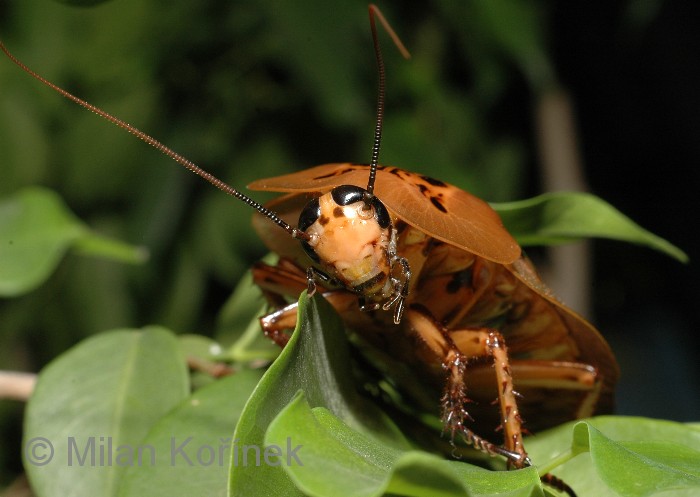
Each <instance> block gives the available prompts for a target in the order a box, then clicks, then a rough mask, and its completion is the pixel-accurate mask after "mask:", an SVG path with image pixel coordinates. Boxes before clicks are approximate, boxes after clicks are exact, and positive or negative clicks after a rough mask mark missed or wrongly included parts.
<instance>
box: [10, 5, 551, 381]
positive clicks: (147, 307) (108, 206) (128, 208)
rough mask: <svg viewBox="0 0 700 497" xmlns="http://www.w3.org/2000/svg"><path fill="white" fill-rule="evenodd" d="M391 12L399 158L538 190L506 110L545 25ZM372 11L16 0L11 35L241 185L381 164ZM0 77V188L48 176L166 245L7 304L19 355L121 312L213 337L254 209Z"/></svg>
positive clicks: (449, 10)
mask: <svg viewBox="0 0 700 497" xmlns="http://www.w3.org/2000/svg"><path fill="white" fill-rule="evenodd" d="M382 8H383V9H384V13H385V15H386V16H387V17H388V18H389V19H390V20H391V22H392V23H393V24H394V26H395V29H396V30H397V31H398V32H399V33H400V35H401V36H402V37H403V39H404V41H405V43H406V44H407V45H408V46H409V47H410V49H411V51H412V55H413V59H412V60H411V61H409V62H405V61H404V60H403V59H401V57H400V56H399V55H398V54H397V53H395V51H394V50H393V47H392V46H390V43H387V42H386V41H387V40H385V42H384V45H385V47H384V51H385V54H386V57H385V58H386V59H387V66H388V67H387V75H388V91H387V94H388V103H387V114H386V124H385V132H384V136H385V139H384V146H383V149H382V154H381V159H382V162H383V163H386V164H400V165H401V166H402V167H404V168H407V169H410V170H415V171H420V172H426V173H430V174H431V175H433V176H436V177H439V178H441V179H445V180H447V181H450V182H452V183H455V184H458V185H466V186H467V187H468V188H469V189H470V190H471V191H473V192H474V193H475V194H477V195H480V196H482V197H484V198H487V199H489V200H507V199H513V198H515V197H518V196H522V194H523V192H522V190H521V186H522V184H523V182H524V180H523V170H524V169H525V168H526V166H527V165H528V163H529V161H530V158H529V153H528V151H527V149H526V147H527V144H526V143H524V142H523V141H522V140H521V139H520V138H518V137H517V136H516V134H515V133H514V132H512V131H504V129H505V130H508V129H509V128H510V129H512V128H513V126H514V125H517V124H518V123H513V122H510V123H509V122H507V121H508V120H509V119H512V118H511V116H509V115H507V114H504V113H503V109H502V106H503V105H505V100H506V99H507V98H509V97H510V96H511V95H512V92H513V85H522V81H519V78H520V76H519V74H520V72H519V70H518V67H517V66H516V65H527V64H529V63H530V62H529V61H530V58H531V59H532V61H533V62H532V63H535V64H536V63H538V61H540V60H542V59H543V55H542V47H541V46H540V43H539V40H530V39H528V41H527V47H530V48H527V47H525V48H523V47H521V48H522V50H520V52H522V53H518V50H517V48H518V46H519V45H518V44H517V43H514V40H512V39H510V38H512V36H514V34H513V33H511V32H510V30H508V29H502V30H500V31H499V30H498V29H495V28H494V26H491V24H494V23H495V24H498V23H497V22H496V20H497V19H498V18H502V19H503V21H504V22H509V23H511V24H512V23H513V22H515V20H516V19H518V17H514V16H519V15H520V10H521V9H523V7H519V8H518V10H516V11H514V12H513V13H512V14H511V16H510V17H511V18H510V19H508V18H507V17H504V16H503V13H498V12H493V11H492V8H491V3H490V2H474V3H473V5H471V6H469V5H467V4H465V5H464V6H463V7H456V6H454V5H451V4H450V2H445V3H444V5H440V4H436V5H435V6H434V8H432V9H425V8H417V7H416V6H401V7H400V8H399V5H393V4H387V5H382ZM366 9H367V4H366V3H365V2H360V1H345V2H336V3H334V5H333V7H332V8H331V7H329V6H328V5H326V4H325V3H323V2H305V3H303V4H298V3H294V4H291V3H283V2H265V1H263V2H235V3H230V2H221V1H202V2H196V3H175V4H172V3H171V2H167V3H166V2H158V1H136V0H124V1H120V2H106V3H104V4H103V5H100V6H98V7H95V8H80V9H75V8H69V7H66V6H64V5H61V4H59V3H54V2H33V1H32V2H9V3H7V4H6V5H5V7H4V15H3V16H2V19H3V23H2V24H1V25H0V28H1V32H2V36H3V40H4V41H5V43H6V45H7V46H8V48H9V49H10V50H12V51H13V52H14V53H15V54H16V55H17V56H18V57H20V58H21V59H22V60H23V61H24V62H25V63H27V65H29V66H30V67H31V68H33V69H34V70H36V71H38V72H39V73H41V74H42V75H43V76H45V77H47V78H48V79H49V80H51V81H53V82H55V83H56V84H58V85H59V86H62V87H64V88H66V89H67V90H69V91H71V92H73V93H75V94H78V95H79V96H81V97H82V98H85V99H87V100H88V101H90V102H91V103H94V104H96V105H99V106H100V107H103V108H104V109H105V110H107V111H109V112H111V113H113V114H115V115H117V116H119V117H121V118H123V119H125V120H127V121H129V122H131V123H132V124H134V125H136V126H138V127H140V128H141V129H143V130H145V131H147V132H148V133H149V134H152V135H153V136H154V137H156V138H158V139H159V140H161V141H163V142H164V143H166V144H168V145H170V146H172V147H173V148H174V149H176V150H177V151H178V152H180V153H183V154H184V155H186V156H187V157H189V158H190V159H192V160H194V161H195V162H196V163H198V164H199V165H201V166H203V167H204V168H206V169H207V170H209V171H211V172H212V173H213V174H215V175H217V176H219V177H221V178H222V179H224V180H225V181H227V182H229V183H230V184H232V185H235V186H239V187H242V186H243V185H245V184H247V183H248V182H249V181H251V180H252V179H255V178H260V177H265V176H272V175H276V174H279V173H282V172H288V171H291V170H294V169H301V168H305V167H308V166H310V165H315V164H320V163H325V162H342V161H355V162H365V161H368V160H369V152H370V149H371V139H372V130H373V119H374V106H375V99H376V96H375V87H376V68H375V63H374V58H373V53H372V45H371V40H370V36H369V29H368V23H367V14H366ZM528 12H529V14H528V15H527V17H526V18H521V21H520V24H522V23H525V24H528V25H529V26H530V27H531V28H532V29H526V26H522V27H521V31H522V32H523V35H525V36H526V37H528V38H530V37H532V36H533V34H534V33H538V32H539V30H537V29H535V28H536V24H537V16H536V15H535V14H536V12H537V11H536V10H532V11H528ZM458 19H462V20H464V21H465V22H467V25H466V26H463V25H461V24H460V23H459V22H458V21H457V20H458ZM480 19H483V21H481V20H480ZM496 27H498V26H496ZM509 37H510V38H509ZM514 45H516V46H514ZM531 51H534V52H535V54H534V55H532V54H531V53H530V52H531ZM516 59H518V60H516ZM514 79H515V80H516V83H511V82H512V81H513V80H514ZM0 85H2V88H3V95H5V96H11V98H7V97H5V98H3V99H2V100H1V101H0V163H2V165H3V167H2V168H0V193H2V194H3V195H7V194H10V193H12V192H14V191H16V190H17V189H19V188H20V187H22V186H26V185H31V184H41V185H45V186H49V187H51V188H53V189H55V190H57V191H58V192H60V194H61V195H62V197H63V198H64V199H65V201H66V203H67V204H68V206H69V207H70V208H71V209H72V210H73V211H74V212H76V213H77V215H78V216H79V217H80V218H81V219H82V220H83V221H85V222H86V223H87V224H88V225H89V226H91V227H92V228H93V229H95V230H97V231H100V232H103V233H105V234H107V235H110V236H113V237H115V238H118V239H121V240H124V241H126V242H128V243H131V244H134V245H138V246H142V247H144V248H146V249H147V250H148V251H149V252H150V253H151V254H152V259H151V261H150V263H149V264H148V265H147V266H146V267H140V268H138V269H134V268H131V267H128V266H123V265H120V264H114V263H105V262H101V261H95V260H89V259H88V260H83V259H80V260H79V259H77V258H71V259H69V260H68V261H67V262H66V263H65V264H64V265H63V266H62V267H61V268H60V270H59V272H58V274H56V276H55V277H54V278H53V279H52V281H50V282H49V285H48V286H47V287H46V288H45V289H40V290H37V292H35V293H33V294H31V295H29V296H28V297H26V298H24V299H22V300H21V301H20V300H17V301H4V302H2V306H1V307H0V318H1V319H2V322H3V323H4V324H3V327H2V331H0V333H2V337H3V341H4V342H5V343H7V344H11V346H10V347H5V348H4V349H3V350H4V351H6V352H10V351H15V352H12V353H11V355H14V356H17V354H16V350H17V348H18V347H19V348H20V349H23V350H24V351H25V354H24V357H25V360H26V361H28V363H27V364H18V363H17V362H16V359H11V358H10V357H4V358H3V359H2V362H3V363H4V364H7V366H8V367H14V368H21V369H30V370H35V369H37V368H38V367H40V366H41V365H42V364H43V363H45V361H46V360H47V359H48V358H50V357H53V356H54V355H56V353H58V352H59V351H60V350H63V349H64V348H65V347H66V346H67V345H68V344H70V343H74V342H76V341H78V340H79V339H80V338H82V337H85V336H87V335H90V334H92V333H94V332H97V331H99V330H102V329H106V328H110V327H121V326H138V325H141V324H146V323H159V324H162V325H165V326H168V327H171V328H173V329H176V330H181V331H198V332H203V333H211V329H212V326H213V321H214V318H213V317H212V314H211V312H209V313H208V311H215V310H216V309H218V308H219V306H220V304H221V303H222V302H223V299H225V297H226V294H227V292H228V291H229V289H230V288H231V287H232V286H233V285H234V284H235V282H236V281H237V280H238V278H239V277H240V276H241V274H242V272H243V270H244V269H245V268H246V267H247V266H248V265H249V263H250V262H251V260H254V259H255V258H258V257H259V256H260V255H262V254H263V253H264V249H263V247H262V246H261V244H260V242H259V241H258V240H256V239H255V237H254V236H248V234H249V233H250V230H249V219H250V211H249V209H248V208H247V207H246V206H244V205H242V204H241V205H239V203H238V202H236V201H234V200H232V199H230V198H228V197H226V196H224V195H221V193H220V192H218V191H216V190H215V189H213V188H211V186H209V185H207V184H205V183H203V182H201V180H199V179H197V178H195V177H193V176H192V175H191V174H188V173H187V172H185V171H183V170H182V169H181V168H180V167H179V166H177V165H176V164H174V163H171V162H170V161H169V160H168V159H167V158H165V157H161V156H160V155H159V154H158V153H157V152H156V151H154V150H151V149H150V148H149V147H147V146H145V145H144V144H142V143H141V142H139V141H138V140H135V139H134V138H133V137H132V136H130V135H128V134H127V133H124V132H122V131H120V130H118V129H116V128H114V127H113V126H111V125H109V124H107V123H104V122H102V121H101V120H100V119H98V118H96V117H95V116H94V115H92V114H90V113H88V112H86V111H84V110H83V109H81V108H79V107H77V106H75V105H73V104H70V103H67V102H66V101H65V100H64V99H62V98H60V97H59V96H58V95H56V94H55V93H53V92H51V91H49V90H48V89H46V88H44V87H42V86H41V85H40V84H38V83H37V82H35V81H33V80H31V79H30V78H29V77H28V76H27V75H26V74H23V73H22V72H21V71H19V70H18V69H17V68H16V67H14V66H13V65H12V64H11V63H9V62H8V61H5V62H3V63H2V64H0ZM518 91H523V90H522V88H520V89H519V90H518ZM526 111H527V109H525V110H524V112H526ZM256 198H261V199H264V198H265V197H264V196H262V195H256ZM224 213H225V214H224ZM38 308H41V312H37V311H36V309H38ZM207 315H208V316H209V317H207ZM30 316H31V318H30ZM37 340H40V341H43V342H44V345H43V346H42V347H41V349H40V351H38V353H39V354H41V355H40V356H39V357H37V356H36V354H37V351H36V350H35V348H34V347H33V346H32V342H34V341H37ZM52 341H53V342H58V343H55V344H54V346H52V345H50V342H52ZM13 363H14V364H13Z"/></svg>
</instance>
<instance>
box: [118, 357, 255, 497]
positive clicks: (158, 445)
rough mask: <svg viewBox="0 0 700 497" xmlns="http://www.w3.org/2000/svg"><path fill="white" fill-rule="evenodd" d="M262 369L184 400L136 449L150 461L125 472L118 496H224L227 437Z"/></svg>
mask: <svg viewBox="0 0 700 497" xmlns="http://www.w3.org/2000/svg"><path fill="white" fill-rule="evenodd" d="M261 376H262V371H260V370H245V371H241V372H239V373H236V374H235V375H233V376H228V377H226V378H223V379H221V380H218V381H216V382H214V383H212V384H211V385H209V386H207V387H204V388H202V389H201V390H198V391H196V392H195V393H194V394H192V396H191V397H189V398H187V399H185V400H184V401H183V402H181V403H180V405H179V406H178V407H176V408H175V409H174V410H173V411H171V412H170V413H168V414H167V415H166V416H165V417H163V418H162V419H161V420H160V421H158V422H157V423H156V424H155V426H154V427H153V429H151V431H150V432H149V433H148V436H146V438H145V439H144V440H143V441H141V443H140V444H139V445H141V446H150V447H153V448H154V450H153V453H154V456H155V457H154V459H153V460H152V461H148V462H146V463H144V464H141V465H134V466H132V467H130V468H128V469H127V471H126V475H125V478H124V482H123V484H122V491H121V492H120V494H119V495H120V496H122V497H129V496H145V495H148V496H151V497H155V496H159V495H162V496H174V495H207V496H216V495H220V496H225V495H226V487H227V480H228V467H229V460H230V457H231V450H230V447H231V445H232V437H231V435H232V433H233V430H234V428H235V426H236V423H237V422H238V418H239V416H240V414H241V411H242V410H243V405H244V403H245V401H246V400H247V399H248V397H249V396H250V393H251V392H252V391H253V389H254V388H255V386H256V385H257V383H258V381H259V380H260V377H261Z"/></svg>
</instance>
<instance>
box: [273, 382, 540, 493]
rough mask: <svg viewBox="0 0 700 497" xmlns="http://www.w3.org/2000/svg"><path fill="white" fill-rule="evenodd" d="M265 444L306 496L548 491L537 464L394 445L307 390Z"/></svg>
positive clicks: (283, 414)
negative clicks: (479, 462)
mask: <svg viewBox="0 0 700 497" xmlns="http://www.w3.org/2000/svg"><path fill="white" fill-rule="evenodd" d="M265 444H266V446H269V447H272V446H275V447H279V448H281V449H282V450H281V452H282V453H283V456H282V457H281V458H280V462H281V466H282V467H283V468H284V470H285V471H286V472H287V473H288V474H289V475H290V477H291V478H292V480H293V481H294V482H295V484H296V485H297V486H298V487H299V488H301V489H302V490H303V491H304V494H306V495H312V496H317V497H321V496H339V497H340V496H343V497H379V496H381V495H384V494H385V493H390V494H391V495H410V496H421V495H435V496H454V497H458V496H464V495H469V496H487V495H504V493H505V494H507V495H511V496H523V497H526V496H530V495H542V491H541V488H540V481H539V476H538V474H537V471H536V470H535V469H534V468H529V469H525V470H520V471H509V472H502V471H501V472H499V471H488V470H486V469H483V468H479V467H476V466H473V465H471V464H467V463H465V462H460V461H448V460H445V459H442V458H440V457H437V456H435V455H432V454H428V453H427V452H419V451H415V450H406V449H404V450H401V449H398V448H395V447H391V446H388V445H385V444H382V443H381V442H379V441H377V440H372V439H370V438H368V437H367V436H365V435H363V434H361V433H360V432H358V431H356V430H352V429H350V428H349V427H348V426H347V425H346V424H345V423H343V422H342V421H340V420H339V419H338V418H337V417H335V416H334V415H333V414H331V413H330V412H329V411H328V410H327V409H325V408H315V409H313V410H312V409H311V408H310V406H309V404H308V403H307V402H306V399H305V397H304V395H303V394H300V395H297V397H296V398H295V399H294V400H293V401H292V402H291V403H290V404H289V405H288V406H287V407H286V408H285V409H284V410H283V411H282V412H281V413H280V415H279V416H278V417H277V418H276V419H275V420H274V421H273V423H272V424H271V425H270V428H269V430H268V432H267V436H266V437H265ZM290 452H291V453H293V454H295V455H296V458H294V457H292V456H291V455H290V454H289V453H290Z"/></svg>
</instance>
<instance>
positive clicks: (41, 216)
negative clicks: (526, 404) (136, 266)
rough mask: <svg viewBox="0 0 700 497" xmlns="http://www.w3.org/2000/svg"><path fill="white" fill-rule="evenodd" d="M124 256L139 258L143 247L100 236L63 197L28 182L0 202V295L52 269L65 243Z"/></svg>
mask: <svg viewBox="0 0 700 497" xmlns="http://www.w3.org/2000/svg"><path fill="white" fill-rule="evenodd" d="M71 247H76V248H78V249H80V250H81V251H82V252H83V253H85V254H89V255H95V256H101V257H107V258H110V259H114V260H119V261H122V262H130V263H135V262H141V261H143V260H144V258H145V254H144V253H143V251H142V250H141V249H138V248H135V247H131V246H128V245H126V244H124V243H121V242H117V241H114V240H109V239H107V238H104V237H101V236H99V235H96V234H94V233H91V232H90V230H89V229H88V228H87V227H86V226H85V225H84V224H83V223H82V222H81V221H80V220H79V219H78V218H76V217H75V215H74V214H73V213H72V212H70V210H69V209H68V207H67V206H66V205H65V204H64V203H63V201H62V200H61V198H60V197H59V196H58V195H57V194H56V193H54V192H52V191H50V190H47V189H45V188H39V187H32V188H26V189H24V190H21V191H20V192H18V193H17V194H15V195H13V196H11V197H8V198H6V199H4V200H3V201H2V202H0V296H5V297H14V296H17V295H21V294H23V293H26V292H29V291H31V290H33V289H34V288H36V287H37V286H39V285H40V284H41V283H42V282H44V281H45V280H46V279H47V278H48V277H49V276H50V275H51V273H52V272H53V271H54V269H55V268H56V266H57V265H58V263H59V262H60V260H61V258H62V257H63V256H64V254H65V253H66V252H67V251H68V249H69V248H71Z"/></svg>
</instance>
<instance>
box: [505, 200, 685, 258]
mask: <svg viewBox="0 0 700 497" xmlns="http://www.w3.org/2000/svg"><path fill="white" fill-rule="evenodd" d="M491 205H492V207H493V208H494V209H495V210H496V211H497V212H498V214H499V215H500V216H501V219H502V220H503V224H504V225H505V226H506V228H507V229H508V231H510V233H511V234H512V235H513V236H514V237H515V238H516V239H517V240H518V242H519V243H520V244H522V245H555V244H561V243H568V242H572V241H576V240H580V239H582V238H594V237H597V238H609V239H611V240H620V241H625V242H631V243H636V244H639V245H644V246H647V247H650V248H653V249H655V250H658V251H660V252H663V253H665V254H666V255H669V256H671V257H673V258H675V259H677V260H679V261H681V262H687V261H688V256H687V255H686V254H685V253H684V252H683V251H682V250H680V249H679V248H678V247H676V246H674V245H672V244H671V243H669V242H667V241H666V240H664V239H663V238H659V237H658V236H656V235H654V234H653V233H650V232H649V231H647V230H645V229H644V228H642V227H641V226H639V225H638V224H636V223H635V222H634V221H632V220H631V219H630V218H628V217H627V216H625V215H624V214H622V213H621V212H620V211H618V210H617V209H615V208H614V207H613V206H611V205H610V204H608V203H607V202H605V201H604V200H602V199H600V198H598V197H596V196H595V195H591V194H589V193H580V192H555V193H545V194H544V195H540V196H537V197H534V198H531V199H527V200H521V201H518V202H507V203H498V204H491Z"/></svg>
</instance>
